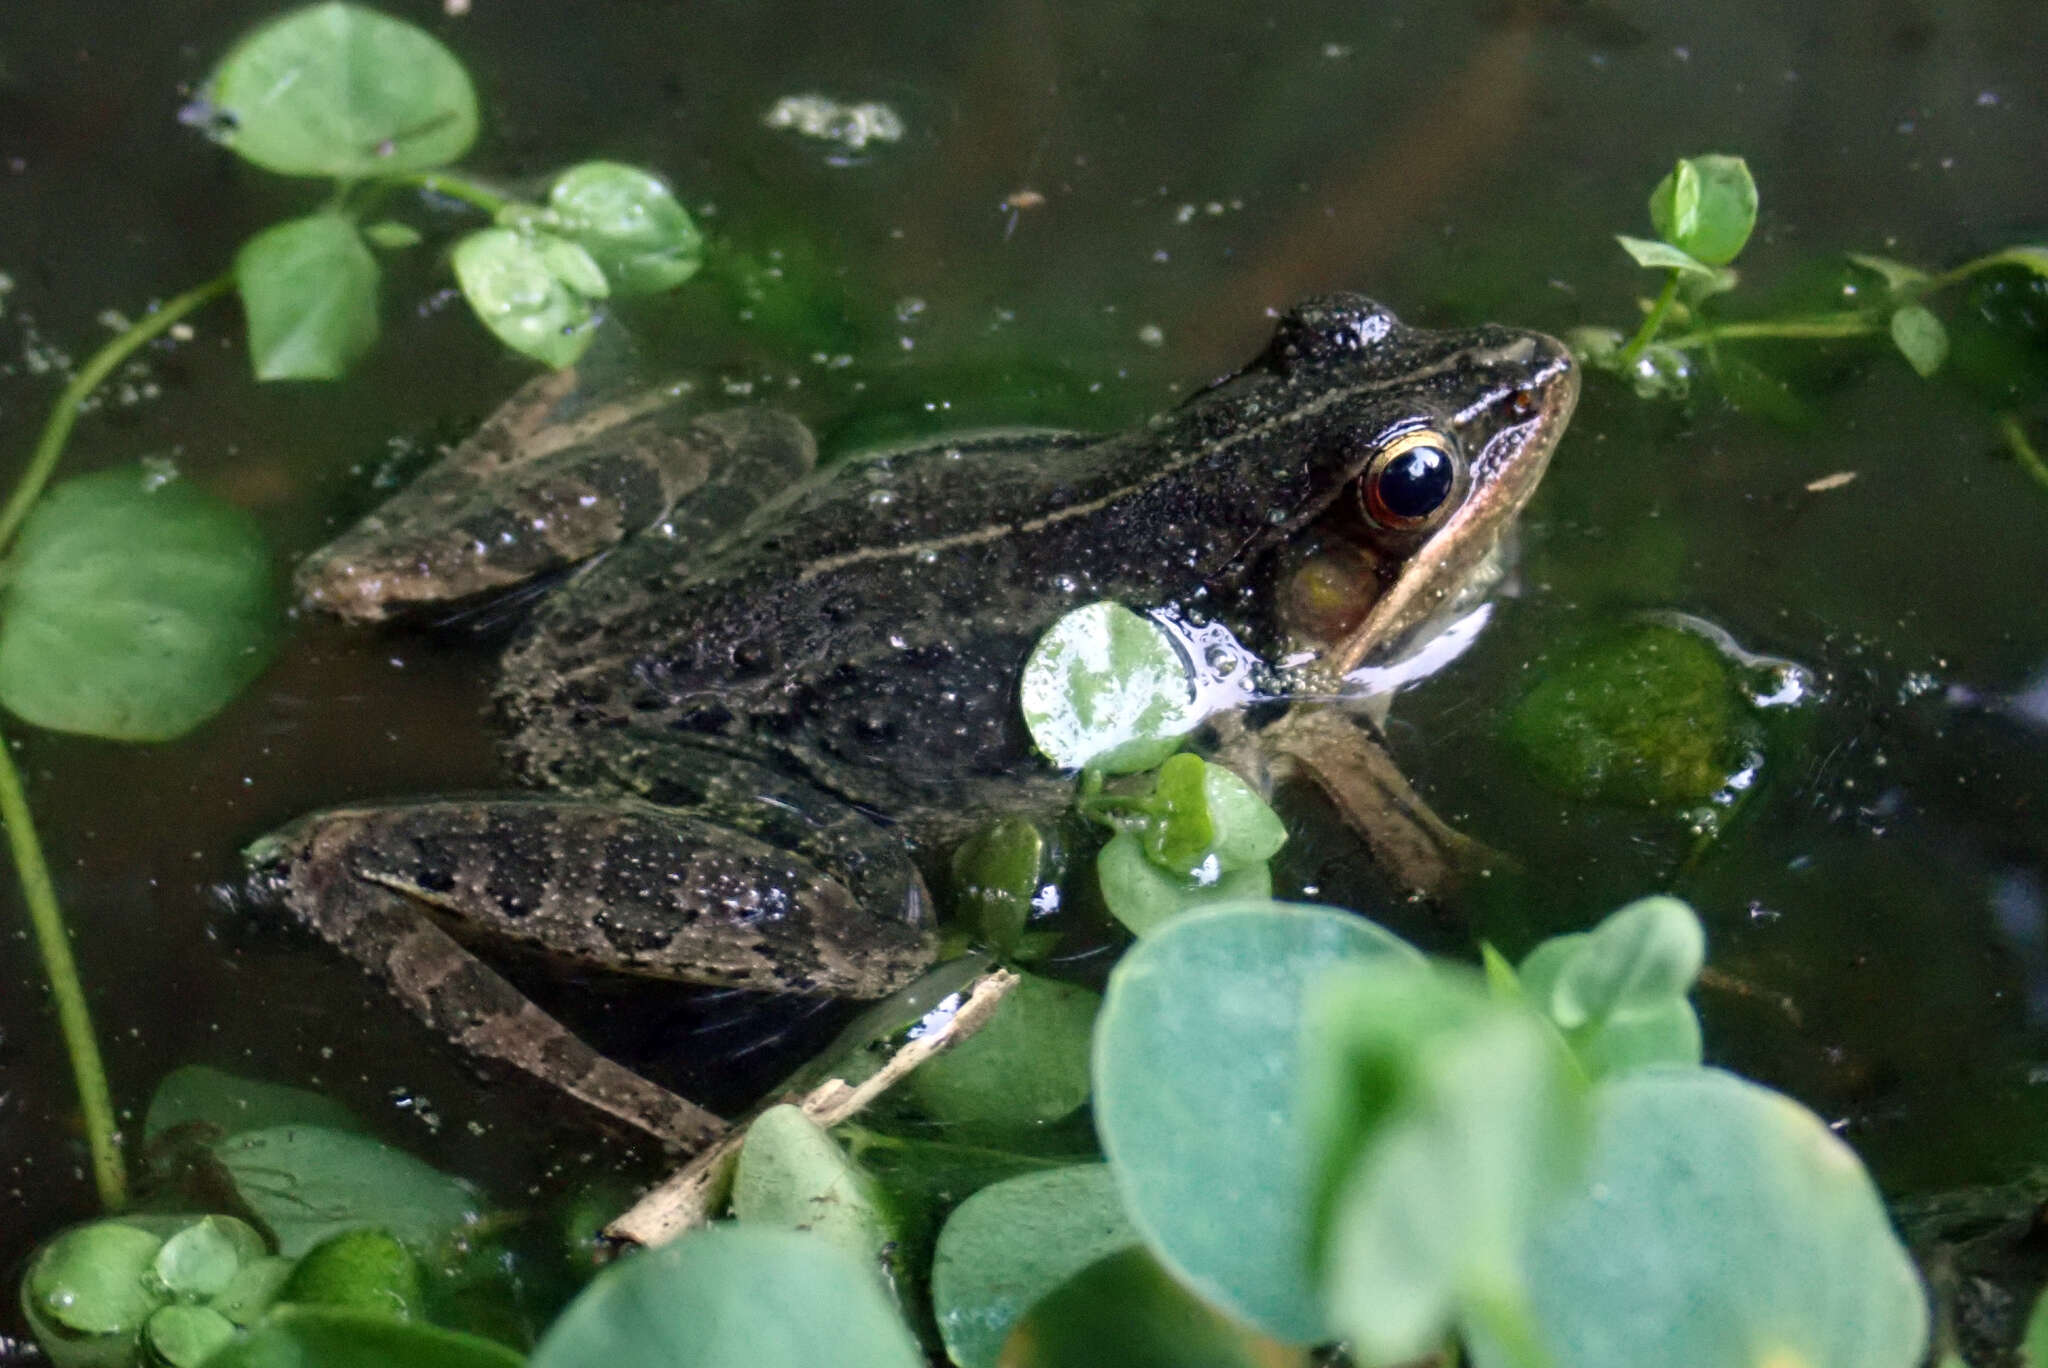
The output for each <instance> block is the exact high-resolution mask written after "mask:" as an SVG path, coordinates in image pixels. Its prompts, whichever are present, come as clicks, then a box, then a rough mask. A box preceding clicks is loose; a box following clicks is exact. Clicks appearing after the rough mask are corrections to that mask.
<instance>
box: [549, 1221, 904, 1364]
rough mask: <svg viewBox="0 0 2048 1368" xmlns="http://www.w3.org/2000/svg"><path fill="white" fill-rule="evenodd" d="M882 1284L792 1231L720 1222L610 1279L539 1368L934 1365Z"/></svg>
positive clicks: (554, 1336) (604, 1276) (584, 1302)
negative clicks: (723, 1224) (919, 1348)
mask: <svg viewBox="0 0 2048 1368" xmlns="http://www.w3.org/2000/svg"><path fill="white" fill-rule="evenodd" d="M925 1362H926V1360H925V1357H924V1355H923V1354H922V1353H920V1352H919V1351H918V1349H917V1346H916V1344H915V1343H914V1342H913V1341H912V1339H911V1336H910V1331H909V1329H908V1328H906V1327H905V1326H904V1324H903V1321H902V1320H901V1318H900V1317H898V1315H897V1313H896V1309H895V1307H894V1306H892V1305H891V1304H890V1301H889V1295H888V1293H887V1292H885V1291H883V1289H882V1283H881V1279H880V1278H879V1277H878V1276H877V1275H876V1271H875V1270H874V1269H872V1268H866V1267H863V1266H862V1265H861V1263H860V1262H859V1261H858V1260H856V1259H855V1258H854V1257H853V1256H852V1255H850V1254H848V1253H846V1252H845V1251H844V1250H841V1249H836V1248H834V1247H833V1246H832V1245H831V1244H829V1243H827V1242H826V1241H824V1240H820V1239H818V1238H816V1237H814V1236H810V1235H802V1234H798V1233H796V1232H794V1231H788V1230H758V1229H753V1228H750V1227H747V1226H714V1227H712V1228H711V1229H709V1230H699V1231H693V1232H692V1233H690V1234H688V1235H685V1236H683V1237H682V1238H681V1239H679V1240H676V1241H674V1242H673V1243H671V1244H666V1245H663V1246H662V1247H661V1248H659V1249H652V1250H648V1251H646V1252H645V1253H642V1254H638V1255H635V1256H634V1257H632V1258H630V1259H628V1260H626V1261H624V1262H623V1263H620V1264H618V1265H616V1266H614V1267H612V1268H608V1269H606V1270H605V1271H604V1272H603V1273H600V1274H599V1275H598V1276H597V1278H596V1279H595V1280H594V1281H593V1282H592V1283H591V1284H590V1286H589V1287H587V1288H585V1289H584V1290H583V1293H582V1295H580V1296H578V1297H577V1298H576V1300H575V1301H573V1302H571V1303H570V1304H569V1309H568V1310H566V1311H564V1312H563V1313H562V1315H561V1317H560V1319H558V1320H556V1322H555V1323H554V1326H553V1328H551V1329H550V1330H549V1331H548V1333H547V1335H546V1337H545V1338H543V1339H542V1340H541V1342H540V1346H539V1347H538V1348H536V1349H535V1350H534V1351H533V1358H532V1360H531V1361H530V1364H529V1368H817V1366H818V1365H820V1364H828V1363H829V1364H831V1365H833V1368H924V1364H925Z"/></svg>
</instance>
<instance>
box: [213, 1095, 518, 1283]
mask: <svg viewBox="0 0 2048 1368" xmlns="http://www.w3.org/2000/svg"><path fill="white" fill-rule="evenodd" d="M213 1153H214V1157H215V1158H217V1159H218V1160H219V1161H220V1163H221V1166H222V1167H223V1168H225V1169H226V1170H227V1172H228V1176H229V1177H230V1178H231V1179H232V1180H233V1181H234V1184H235V1191H236V1192H237V1194H239V1195H240V1197H241V1199H242V1200H243V1201H244V1202H246V1203H247V1204H248V1206H249V1209H250V1210H251V1211H254V1212H255V1213H256V1214H257V1215H258V1216H261V1217H262V1218H263V1221H264V1224H266V1225H268V1226H269V1227H270V1229H271V1231H272V1233H273V1234H275V1235H276V1236H277V1245H278V1252H279V1253H281V1254H284V1255H287V1256H289V1257H293V1258H296V1257H298V1256H299V1255H301V1254H304V1253H305V1252H306V1251H307V1250H309V1249H311V1248H312V1247H313V1246H314V1245H317V1244H319V1243H320V1242H322V1241H323V1240H326V1239H328V1238H329V1237H330V1236H334V1235H338V1234H340V1233H341V1232H343V1231H345V1230H355V1229H358V1228H360V1227H364V1226H372V1227H378V1228H381V1229H384V1230H387V1231H389V1232H390V1233H391V1234H393V1235H395V1236H396V1237H397V1238H398V1239H399V1240H401V1241H402V1242H404V1243H405V1244H406V1245H407V1246H408V1247H410V1248H411V1249H412V1250H413V1251H414V1252H416V1253H423V1254H424V1253H430V1252H432V1251H433V1250H434V1249H435V1247H436V1246H438V1245H439V1244H440V1242H441V1241H442V1240H443V1239H444V1238H446V1237H447V1236H448V1235H449V1234H450V1233H452V1232H453V1231H455V1230H457V1229H458V1228H460V1227H462V1226H465V1225H468V1224H470V1223H471V1222H473V1221H474V1220H475V1219H476V1217H477V1214H478V1205H479V1204H478V1200H477V1195H476V1192H475V1190H474V1189H472V1188H471V1187H470V1186H469V1184H467V1183H464V1182H462V1181H460V1180H458V1179H455V1178H451V1177H449V1176H448V1175H447V1174H445V1173H442V1172H440V1171H438V1170H436V1169H433V1168H429V1167H428V1166H427V1165H425V1164H423V1163H421V1162H420V1161H419V1160H417V1159H415V1158H413V1157H412V1156H411V1155H409V1154H407V1153H405V1152H404V1151H403V1150H396V1149H393V1148H392V1147H391V1146H389V1145H385V1144H380V1143H379V1142H377V1141H375V1140H372V1139H370V1138H369V1137H367V1136H362V1135H351V1134H349V1133H347V1132H344V1131H331V1130H324V1129H322V1128H321V1127H318V1126H278V1127H274V1128H272V1129H269V1130H258V1131H244V1132H242V1133H241V1134H239V1135H232V1136H229V1137H228V1138H227V1139H225V1140H221V1141H219V1142H217V1143H216V1144H214V1146H213Z"/></svg>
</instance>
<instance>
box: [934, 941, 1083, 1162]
mask: <svg viewBox="0 0 2048 1368" xmlns="http://www.w3.org/2000/svg"><path fill="white" fill-rule="evenodd" d="M1019 979H1020V981H1019V983H1018V984H1017V986H1016V987H1015V988H1013V989H1011V990H1010V994H1009V996H1008V997H1006V998H1004V999H1003V1000H1002V1002H1001V1003H1000V1004H999V1005H998V1006H997V1007H996V1010H995V1015H994V1016H992V1017H990V1018H989V1020H988V1022H987V1024H986V1025H984V1026H983V1027H982V1028H981V1029H980V1030H979V1031H976V1032H975V1033H974V1034H973V1035H971V1036H969V1037H968V1038H967V1039H965V1040H963V1041H961V1042H960V1043H959V1044H958V1045H955V1046H953V1048H951V1049H950V1050H947V1051H946V1052H945V1053H943V1054H940V1055H937V1056H935V1057H933V1058H931V1059H928V1060H926V1061H925V1062H924V1063H923V1064H921V1065H919V1066H918V1068H917V1071H916V1072H915V1073H913V1074H911V1075H910V1078H909V1080H908V1087H909V1090H910V1095H911V1096H912V1097H913V1098H914V1099H916V1102H917V1105H918V1106H919V1108H921V1109H922V1110H923V1111H924V1112H926V1113H927V1114H928V1115H930V1116H931V1117H933V1118H934V1119H935V1120H939V1121H949V1122H955V1123H974V1124H979V1125H989V1126H1001V1127H1035V1126H1041V1125H1044V1124H1045V1123H1047V1122H1050V1121H1057V1120H1059V1119H1060V1118H1061V1117H1063V1116H1066V1115H1069V1114H1070V1113H1071V1112H1073V1110H1074V1109H1075V1108H1076V1107H1079V1106H1080V1105H1081V1104H1082V1103H1083V1102H1086V1101H1087V1100H1088V1045H1089V1038H1090V1033H1091V1032H1092V1030H1093V1029H1094V1025H1095V1014H1096V1011H1097V1009H1098V1008H1100V1006H1101V1004H1102V1000H1101V999H1100V998H1099V997H1097V996H1096V995H1095V994H1094V993H1092V992H1090V991H1089V990H1088V989H1086V988H1083V987H1081V986H1080V985H1079V984H1073V983H1062V982H1060V981H1059V980H1057V979H1048V978H1040V977H1039V976H1038V975H1036V974H1021V975H1019Z"/></svg>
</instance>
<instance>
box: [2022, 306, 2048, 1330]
mask: <svg viewBox="0 0 2048 1368" xmlns="http://www.w3.org/2000/svg"><path fill="white" fill-rule="evenodd" d="M2042 274H2044V275H2048V271H2044V272H2043V273H2042ZM2020 1361H2021V1362H2022V1363H2023V1364H2024V1365H2025V1368H2048V1294H2043V1295H2041V1296H2037V1297H2035V1298H2034V1309H2033V1310H2032V1311H2030V1312H2028V1313H2027V1328H2026V1331H2025V1333H2024V1334H2023V1335H2022V1336H2021V1337H2020Z"/></svg>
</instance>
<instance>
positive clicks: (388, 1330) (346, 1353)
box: [206, 1306, 525, 1368]
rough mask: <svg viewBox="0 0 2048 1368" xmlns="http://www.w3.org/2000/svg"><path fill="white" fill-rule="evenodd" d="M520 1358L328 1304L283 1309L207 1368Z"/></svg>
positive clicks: (397, 1365) (348, 1367) (400, 1365)
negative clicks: (328, 1305)
mask: <svg viewBox="0 0 2048 1368" xmlns="http://www.w3.org/2000/svg"><path fill="white" fill-rule="evenodd" d="M524 1362H525V1360H524V1359H522V1358H521V1357H520V1356H519V1355H518V1354H515V1353H513V1352H512V1351H511V1350H510V1349H507V1348H506V1347H505V1346H504V1345H502V1344H498V1343H496V1342H494V1341H492V1340H487V1339H481V1338H479V1337H478V1336H475V1335H462V1334H457V1333H456V1332H455V1331H452V1330H436V1329H433V1328H431V1327H429V1326H425V1325H418V1324H414V1323H412V1322H409V1321H399V1320H392V1319H391V1318H390V1317H388V1316H376V1315H369V1314H366V1313H364V1312H361V1311H344V1310H338V1309H336V1308H334V1307H327V1306H281V1307H279V1308H278V1309H277V1310H275V1311H273V1312H271V1313H270V1315H268V1316H267V1317H265V1318H264V1320H263V1322H262V1323H261V1324H260V1325H258V1326H256V1327H255V1328H254V1329H253V1330H251V1331H250V1332H249V1333H248V1334H246V1335H243V1336H242V1337H241V1338H240V1339H237V1340H234V1341H232V1342H231V1343H229V1344H228V1346H227V1347H226V1348H224V1349H222V1350H221V1351H220V1352H219V1353H217V1354H215V1355H214V1356H213V1357H212V1358H210V1359H208V1360H207V1361H206V1368H313V1365H318V1368H520V1365H521V1364H523V1363H524Z"/></svg>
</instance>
